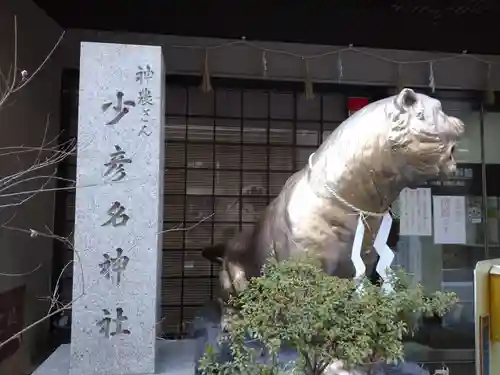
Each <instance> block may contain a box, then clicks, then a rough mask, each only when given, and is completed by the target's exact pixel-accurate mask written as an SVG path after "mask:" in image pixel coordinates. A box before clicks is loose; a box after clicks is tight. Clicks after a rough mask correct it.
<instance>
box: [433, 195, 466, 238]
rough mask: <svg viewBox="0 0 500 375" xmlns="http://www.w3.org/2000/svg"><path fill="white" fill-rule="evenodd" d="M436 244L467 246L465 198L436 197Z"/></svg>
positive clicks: (434, 203)
mask: <svg viewBox="0 0 500 375" xmlns="http://www.w3.org/2000/svg"><path fill="white" fill-rule="evenodd" d="M432 202H433V206H434V243H435V244H465V243H466V242H467V240H466V222H467V213H466V211H465V197H460V196H434V197H432Z"/></svg>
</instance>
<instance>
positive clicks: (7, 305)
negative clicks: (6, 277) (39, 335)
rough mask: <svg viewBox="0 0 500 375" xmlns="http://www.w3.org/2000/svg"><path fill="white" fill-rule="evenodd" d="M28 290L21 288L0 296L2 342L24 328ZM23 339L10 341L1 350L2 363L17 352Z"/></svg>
mask: <svg viewBox="0 0 500 375" xmlns="http://www.w3.org/2000/svg"><path fill="white" fill-rule="evenodd" d="M25 291H26V288H25V286H24V285H23V286H21V287H18V288H14V289H11V290H9V291H7V292H5V293H2V294H0V342H4V341H5V340H8V339H9V338H11V337H12V336H13V335H15V334H16V333H18V332H19V331H21V330H22V329H23V327H24V296H25ZM20 346H21V337H18V338H17V339H14V340H11V341H9V342H8V343H7V344H5V345H4V346H2V347H1V348H0V363H2V362H3V361H4V360H5V359H7V358H9V357H10V356H11V355H12V354H14V353H15V352H17V350H18V349H19V347H20Z"/></svg>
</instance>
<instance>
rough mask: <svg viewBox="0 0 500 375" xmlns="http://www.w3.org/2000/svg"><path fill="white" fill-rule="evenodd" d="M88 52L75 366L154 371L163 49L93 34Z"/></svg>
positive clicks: (82, 102)
mask: <svg viewBox="0 0 500 375" xmlns="http://www.w3.org/2000/svg"><path fill="white" fill-rule="evenodd" d="M80 59H81V60H80V95H79V111H78V112H79V117H78V155H77V191H76V204H75V205H76V209H75V211H76V214H75V216H76V217H75V249H76V251H75V258H74V261H75V263H74V268H73V275H74V277H73V299H74V304H73V311H72V312H73V317H72V333H71V360H70V374H71V375H123V374H127V375H135V374H150V373H154V372H155V355H156V340H155V336H156V329H155V324H156V322H157V321H158V320H159V317H158V313H157V312H158V306H159V299H158V298H159V289H160V266H161V253H162V237H163V236H162V235H161V234H160V232H161V230H162V224H163V175H164V148H165V143H164V129H163V127H164V86H165V84H164V72H163V57H162V50H161V47H156V46H137V45H122V44H105V43H85V42H84V43H82V45H81V58H80ZM148 66H149V68H150V69H151V70H152V72H153V73H152V74H151V72H150V71H148ZM141 72H142V73H141ZM113 154H114V156H113ZM124 215H127V216H124Z"/></svg>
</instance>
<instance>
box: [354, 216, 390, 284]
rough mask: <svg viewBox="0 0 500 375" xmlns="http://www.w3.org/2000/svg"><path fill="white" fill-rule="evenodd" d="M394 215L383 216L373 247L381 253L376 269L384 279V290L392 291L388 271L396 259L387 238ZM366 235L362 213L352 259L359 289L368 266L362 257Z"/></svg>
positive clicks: (355, 236)
mask: <svg viewBox="0 0 500 375" xmlns="http://www.w3.org/2000/svg"><path fill="white" fill-rule="evenodd" d="M391 225H392V216H391V214H390V213H386V214H385V215H384V217H383V218H382V222H381V224H380V228H379V230H378V233H377V236H376V237H375V241H374V242H373V247H374V248H375V251H376V252H377V254H378V255H379V257H380V258H379V261H378V262H377V266H376V268H375V270H376V271H377V273H378V274H379V275H380V277H381V278H382V280H383V283H382V290H383V291H384V292H391V291H392V290H393V288H392V284H391V282H390V280H389V275H388V274H387V271H388V270H389V269H390V268H391V264H392V262H393V260H394V252H393V251H392V250H391V248H390V247H389V246H388V245H387V239H388V238H389V232H390V231H391ZM364 236H365V225H364V221H363V217H362V216H361V215H360V216H359V218H358V225H357V227H356V233H355V235H354V241H353V244H352V252H351V260H352V263H353V265H354V269H355V270H356V274H355V276H354V279H355V280H356V281H357V282H358V285H359V286H358V291H359V290H360V289H361V284H360V282H361V280H362V279H363V277H364V276H365V271H366V266H365V262H363V259H362V258H361V247H362V245H363V237H364Z"/></svg>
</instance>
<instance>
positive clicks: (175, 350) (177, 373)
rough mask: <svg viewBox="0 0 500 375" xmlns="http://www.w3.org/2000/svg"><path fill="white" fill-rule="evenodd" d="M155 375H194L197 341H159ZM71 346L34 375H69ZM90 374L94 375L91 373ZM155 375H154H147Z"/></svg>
mask: <svg viewBox="0 0 500 375" xmlns="http://www.w3.org/2000/svg"><path fill="white" fill-rule="evenodd" d="M157 347H158V355H157V360H156V373H155V374H154V375H167V374H168V375H193V374H194V361H193V358H194V352H195V340H179V341H177V340H159V341H158V343H157ZM69 362H70V345H69V344H67V345H61V346H60V347H59V348H57V350H56V351H55V352H54V353H53V354H52V355H51V356H50V357H49V358H48V359H47V360H46V361H45V362H44V363H43V364H42V365H41V366H40V367H39V368H38V369H37V370H36V371H35V372H34V373H33V375H68V374H69ZM88 374H92V373H91V372H90V373H88ZM147 375H153V374H147Z"/></svg>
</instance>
